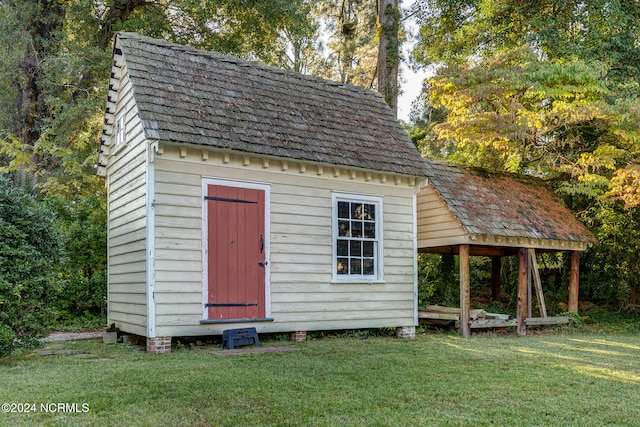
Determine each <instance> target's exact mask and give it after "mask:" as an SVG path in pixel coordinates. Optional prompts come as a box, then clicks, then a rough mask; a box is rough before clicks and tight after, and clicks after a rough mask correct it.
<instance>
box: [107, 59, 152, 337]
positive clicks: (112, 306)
mask: <svg viewBox="0 0 640 427" xmlns="http://www.w3.org/2000/svg"><path fill="white" fill-rule="evenodd" d="M122 113H126V126H125V130H126V145H124V146H122V147H119V148H117V149H116V148H115V147H114V146H113V144H114V141H113V139H114V138H112V145H111V147H110V150H109V153H110V154H109V158H108V164H107V177H108V205H109V206H108V209H109V224H108V235H109V237H108V252H109V257H108V259H109V267H108V268H109V276H108V294H109V298H108V299H109V304H108V306H109V308H108V322H109V324H111V323H116V325H117V326H118V327H119V328H120V329H121V330H123V331H126V332H130V333H134V334H139V335H146V325H147V287H146V282H147V280H146V249H147V241H146V235H147V232H146V224H147V221H146V207H147V205H146V199H147V179H146V145H147V143H146V140H145V139H144V134H143V130H142V126H141V123H140V119H139V117H138V113H137V109H136V106H135V103H134V100H133V97H132V88H131V85H130V83H129V79H128V74H127V73H126V69H125V71H124V74H123V77H122V81H121V85H120V90H119V93H118V100H117V102H116V117H118V116H119V115H120V114H122Z"/></svg>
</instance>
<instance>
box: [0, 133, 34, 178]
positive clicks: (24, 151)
mask: <svg viewBox="0 0 640 427" xmlns="http://www.w3.org/2000/svg"><path fill="white" fill-rule="evenodd" d="M0 154H5V155H6V156H7V157H9V158H10V159H11V161H10V162H9V165H8V166H0V172H3V173H6V172H12V171H17V170H19V169H25V170H27V171H30V170H32V169H33V165H32V164H31V163H32V162H31V158H32V155H33V153H32V149H31V147H29V146H28V145H27V144H24V143H23V142H22V141H20V139H18V138H17V137H15V136H13V135H8V136H7V137H6V139H0Z"/></svg>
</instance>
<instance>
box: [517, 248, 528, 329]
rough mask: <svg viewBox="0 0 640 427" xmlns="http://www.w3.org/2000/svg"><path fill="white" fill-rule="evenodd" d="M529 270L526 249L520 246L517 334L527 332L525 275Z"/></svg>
mask: <svg viewBox="0 0 640 427" xmlns="http://www.w3.org/2000/svg"><path fill="white" fill-rule="evenodd" d="M528 274H529V272H528V271H527V250H526V249H525V248H520V249H519V250H518V301H517V303H518V306H517V314H516V317H517V318H518V326H517V328H516V333H517V334H518V335H526V334H527V326H526V320H527V276H528Z"/></svg>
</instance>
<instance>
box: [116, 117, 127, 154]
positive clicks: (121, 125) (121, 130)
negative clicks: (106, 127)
mask: <svg viewBox="0 0 640 427" xmlns="http://www.w3.org/2000/svg"><path fill="white" fill-rule="evenodd" d="M125 128H126V122H125V114H124V113H123V114H120V115H119V116H118V117H116V124H115V144H114V145H115V147H116V148H118V147H120V146H123V145H124V143H125V137H126V133H125V132H126V129H125Z"/></svg>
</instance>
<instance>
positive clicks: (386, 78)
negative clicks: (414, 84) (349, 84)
mask: <svg viewBox="0 0 640 427" xmlns="http://www.w3.org/2000/svg"><path fill="white" fill-rule="evenodd" d="M378 38H379V41H378V66H377V71H378V72H377V78H378V92H380V93H381V94H382V96H383V97H384V100H385V101H386V102H387V104H388V105H389V107H391V110H392V111H393V112H394V114H395V115H396V116H397V115H398V69H399V67H400V9H399V8H398V2H397V0H378Z"/></svg>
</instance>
